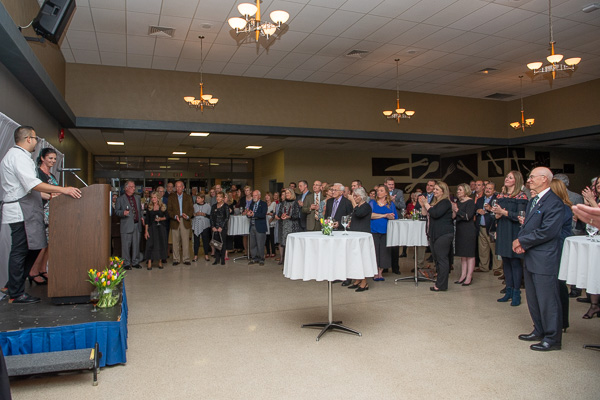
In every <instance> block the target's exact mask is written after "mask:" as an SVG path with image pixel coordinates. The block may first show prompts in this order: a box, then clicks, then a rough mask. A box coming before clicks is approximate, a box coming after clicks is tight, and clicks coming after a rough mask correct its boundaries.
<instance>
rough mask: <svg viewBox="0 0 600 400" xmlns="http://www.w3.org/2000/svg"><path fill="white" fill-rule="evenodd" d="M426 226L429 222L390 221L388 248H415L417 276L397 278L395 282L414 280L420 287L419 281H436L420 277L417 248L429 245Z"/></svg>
mask: <svg viewBox="0 0 600 400" xmlns="http://www.w3.org/2000/svg"><path fill="white" fill-rule="evenodd" d="M426 226H427V222H425V221H416V220H412V219H393V220H389V221H388V225H387V235H386V238H387V239H386V246H387V247H391V246H414V248H415V276H414V277H412V276H408V277H405V278H397V279H395V280H394V282H398V281H404V280H411V281H412V280H414V282H415V286H418V285H419V281H434V279H429V278H426V277H424V276H419V275H418V271H419V270H418V268H417V247H418V246H428V245H429V243H428V241H427V233H426Z"/></svg>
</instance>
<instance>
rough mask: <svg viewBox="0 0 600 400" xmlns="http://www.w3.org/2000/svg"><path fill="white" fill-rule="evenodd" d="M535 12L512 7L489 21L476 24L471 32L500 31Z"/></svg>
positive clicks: (492, 32) (489, 32) (491, 32)
mask: <svg viewBox="0 0 600 400" xmlns="http://www.w3.org/2000/svg"><path fill="white" fill-rule="evenodd" d="M534 15H535V14H534V13H532V12H531V11H527V10H522V9H520V8H513V9H512V10H510V11H509V12H507V13H505V14H502V15H500V16H498V17H496V18H494V19H493V20H491V21H488V22H486V23H485V24H483V25H480V26H477V27H475V28H473V29H472V31H473V32H479V33H484V34H488V35H490V34H491V35H493V34H495V33H497V32H500V31H502V30H504V29H506V28H508V27H511V26H513V25H514V24H517V23H519V22H522V21H524V20H526V19H529V18H531V17H533V16H534Z"/></svg>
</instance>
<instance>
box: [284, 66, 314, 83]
mask: <svg viewBox="0 0 600 400" xmlns="http://www.w3.org/2000/svg"><path fill="white" fill-rule="evenodd" d="M313 73H314V71H308V70H303V69H295V70H293V71H292V72H290V73H289V74H288V75H287V76H286V77H285V79H286V80H292V81H303V80H305V79H306V78H308V77H309V76H311V75H312V74H313Z"/></svg>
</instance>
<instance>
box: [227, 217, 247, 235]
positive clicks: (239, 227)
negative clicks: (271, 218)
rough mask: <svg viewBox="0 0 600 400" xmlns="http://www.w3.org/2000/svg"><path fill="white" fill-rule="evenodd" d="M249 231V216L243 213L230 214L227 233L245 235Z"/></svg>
mask: <svg viewBox="0 0 600 400" xmlns="http://www.w3.org/2000/svg"><path fill="white" fill-rule="evenodd" d="M249 232H250V218H248V217H246V216H245V215H230V216H229V223H228V224H227V235H229V236H233V235H247V234H248V233H249Z"/></svg>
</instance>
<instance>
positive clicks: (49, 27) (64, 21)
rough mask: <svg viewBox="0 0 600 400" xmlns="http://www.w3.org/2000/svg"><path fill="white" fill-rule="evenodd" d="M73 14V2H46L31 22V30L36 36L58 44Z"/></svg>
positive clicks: (69, 0) (54, 0) (61, 0)
mask: <svg viewBox="0 0 600 400" xmlns="http://www.w3.org/2000/svg"><path fill="white" fill-rule="evenodd" d="M74 13H75V0H46V1H44V4H42V8H40V12H39V13H38V15H37V17H35V19H34V20H33V29H34V30H35V32H36V33H37V34H38V35H40V36H42V37H44V38H46V39H48V40H49V41H51V42H52V43H57V44H58V42H59V41H60V38H61V37H62V35H63V33H64V32H65V31H66V30H67V27H68V26H69V23H70V22H71V18H72V17H73V14H74Z"/></svg>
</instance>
